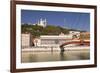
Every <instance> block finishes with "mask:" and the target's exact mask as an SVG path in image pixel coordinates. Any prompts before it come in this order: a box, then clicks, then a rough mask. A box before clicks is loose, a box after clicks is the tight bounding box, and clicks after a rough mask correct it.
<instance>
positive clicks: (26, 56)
mask: <svg viewBox="0 0 100 73" xmlns="http://www.w3.org/2000/svg"><path fill="white" fill-rule="evenodd" d="M21 58H22V59H21V62H22V63H31V62H50V61H72V60H88V59H90V53H89V51H64V52H60V51H54V52H22V56H21Z"/></svg>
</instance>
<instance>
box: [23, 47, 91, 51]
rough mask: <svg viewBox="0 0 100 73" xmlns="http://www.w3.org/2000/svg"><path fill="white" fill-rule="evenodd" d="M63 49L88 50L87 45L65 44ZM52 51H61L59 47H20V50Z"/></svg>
mask: <svg viewBox="0 0 100 73" xmlns="http://www.w3.org/2000/svg"><path fill="white" fill-rule="evenodd" d="M64 50H65V51H89V50H90V47H89V46H67V47H65V48H64ZM49 51H50V52H53V51H61V49H60V48H59V47H55V46H54V47H49V46H48V47H42V46H38V47H27V48H24V49H22V52H49Z"/></svg>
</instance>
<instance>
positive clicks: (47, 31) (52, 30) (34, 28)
mask: <svg viewBox="0 0 100 73" xmlns="http://www.w3.org/2000/svg"><path fill="white" fill-rule="evenodd" d="M26 32H27V33H31V34H32V35H33V37H38V36H40V35H59V34H60V33H61V32H62V33H64V34H68V33H69V30H68V29H65V28H62V27H59V26H53V25H48V26H46V27H41V26H38V25H26V24H24V25H21V33H26Z"/></svg>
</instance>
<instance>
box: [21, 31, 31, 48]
mask: <svg viewBox="0 0 100 73" xmlns="http://www.w3.org/2000/svg"><path fill="white" fill-rule="evenodd" d="M30 46H32V36H31V34H30V33H22V34H21V47H22V48H25V47H30Z"/></svg>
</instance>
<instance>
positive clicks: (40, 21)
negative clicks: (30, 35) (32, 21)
mask: <svg viewBox="0 0 100 73" xmlns="http://www.w3.org/2000/svg"><path fill="white" fill-rule="evenodd" d="M37 25H38V26H42V27H46V25H47V21H46V19H44V20H43V19H42V18H41V19H40V20H39V21H38V24H37Z"/></svg>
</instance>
